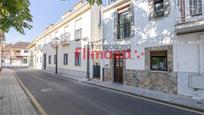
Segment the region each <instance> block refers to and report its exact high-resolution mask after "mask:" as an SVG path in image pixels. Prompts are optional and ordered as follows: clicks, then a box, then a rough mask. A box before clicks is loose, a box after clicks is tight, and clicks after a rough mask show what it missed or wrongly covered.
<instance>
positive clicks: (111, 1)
mask: <svg viewBox="0 0 204 115" xmlns="http://www.w3.org/2000/svg"><path fill="white" fill-rule="evenodd" d="M107 1H108V5H110V4H112V3H114V2H116V1H117V0H107Z"/></svg>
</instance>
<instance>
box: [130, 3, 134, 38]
mask: <svg viewBox="0 0 204 115" xmlns="http://www.w3.org/2000/svg"><path fill="white" fill-rule="evenodd" d="M130 18H131V22H130V26H131V28H130V38H132V37H134V30H135V28H134V4H130Z"/></svg>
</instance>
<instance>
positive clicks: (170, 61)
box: [145, 45, 173, 72]
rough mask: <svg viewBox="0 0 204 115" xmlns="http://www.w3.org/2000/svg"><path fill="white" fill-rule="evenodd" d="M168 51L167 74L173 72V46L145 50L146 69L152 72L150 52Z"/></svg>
mask: <svg viewBox="0 0 204 115" xmlns="http://www.w3.org/2000/svg"><path fill="white" fill-rule="evenodd" d="M165 50H166V51H167V69H168V70H167V72H173V46H172V45H168V46H156V47H148V48H145V69H146V70H150V52H151V51H165Z"/></svg>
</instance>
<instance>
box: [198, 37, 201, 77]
mask: <svg viewBox="0 0 204 115" xmlns="http://www.w3.org/2000/svg"><path fill="white" fill-rule="evenodd" d="M200 56H201V43H200V36H199V35H198V73H199V75H201V59H200Z"/></svg>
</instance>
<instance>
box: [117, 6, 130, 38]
mask: <svg viewBox="0 0 204 115" xmlns="http://www.w3.org/2000/svg"><path fill="white" fill-rule="evenodd" d="M118 17H119V21H118V23H119V32H118V33H119V36H118V39H122V38H128V37H130V29H131V19H130V12H129V7H128V8H126V9H125V10H123V11H121V13H120V12H119V14H118Z"/></svg>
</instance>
